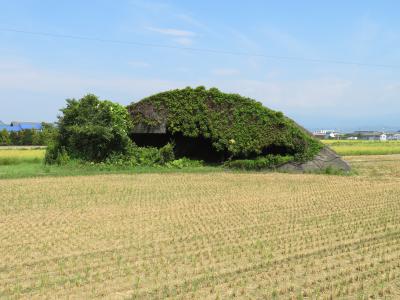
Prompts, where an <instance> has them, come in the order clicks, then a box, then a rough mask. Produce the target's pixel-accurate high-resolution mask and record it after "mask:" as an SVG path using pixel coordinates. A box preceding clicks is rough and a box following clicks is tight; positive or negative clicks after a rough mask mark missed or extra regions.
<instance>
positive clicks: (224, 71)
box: [211, 68, 240, 76]
mask: <svg viewBox="0 0 400 300" xmlns="http://www.w3.org/2000/svg"><path fill="white" fill-rule="evenodd" d="M211 73H212V74H213V75H217V76H234V75H239V74H240V71H239V70H237V69H233V68H218V69H214V70H212V71H211Z"/></svg>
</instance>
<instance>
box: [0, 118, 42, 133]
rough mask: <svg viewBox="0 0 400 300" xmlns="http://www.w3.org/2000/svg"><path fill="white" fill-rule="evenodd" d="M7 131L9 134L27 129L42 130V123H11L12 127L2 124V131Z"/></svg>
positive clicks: (0, 123)
mask: <svg viewBox="0 0 400 300" xmlns="http://www.w3.org/2000/svg"><path fill="white" fill-rule="evenodd" d="M4 129H5V130H7V131H8V132H17V131H21V130H26V129H35V130H39V131H40V130H42V123H37V122H16V121H13V122H11V124H10V125H7V124H4V123H3V122H0V131H2V130H4Z"/></svg>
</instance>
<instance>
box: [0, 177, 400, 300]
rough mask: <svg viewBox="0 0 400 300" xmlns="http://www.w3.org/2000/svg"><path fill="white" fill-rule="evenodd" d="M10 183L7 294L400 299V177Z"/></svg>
mask: <svg viewBox="0 0 400 300" xmlns="http://www.w3.org/2000/svg"><path fill="white" fill-rule="evenodd" d="M383 179H384V180H383ZM0 189H1V191H2V193H1V194H0V241H1V242H0V270H1V271H0V298H9V297H11V298H14V297H21V298H26V299H32V298H37V299H42V298H45V297H51V298H68V297H69V298H80V299H86V298H92V297H103V298H112V299H123V298H138V299H142V298H171V299H179V298H186V299H190V298H197V299H216V298H230V297H234V296H236V297H239V298H248V299H254V298H266V299H271V298H282V299H292V298H295V299H302V298H310V299H314V298H316V297H318V298H319V299H332V298H351V299H354V298H360V299H363V298H367V297H371V296H372V297H375V298H380V299H382V298H385V297H386V298H393V299H398V298H399V297H400V284H399V282H400V242H399V241H400V200H399V199H400V197H399V194H400V181H399V179H398V177H391V178H386V177H385V178H383V177H376V178H373V177H367V176H350V177H346V176H324V175H290V174H276V173H271V174H261V173H259V174H255V173H244V174H240V173H209V174H137V175H107V176H105V175H101V176H86V177H84V176H77V177H61V178H51V177H47V178H40V179H39V178H31V179H12V180H1V181H0Z"/></svg>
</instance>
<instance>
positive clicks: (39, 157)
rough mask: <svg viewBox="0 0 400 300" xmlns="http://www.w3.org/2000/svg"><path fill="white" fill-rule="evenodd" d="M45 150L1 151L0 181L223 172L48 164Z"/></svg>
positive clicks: (199, 168) (209, 168)
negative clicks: (106, 175) (105, 175)
mask: <svg viewBox="0 0 400 300" xmlns="http://www.w3.org/2000/svg"><path fill="white" fill-rule="evenodd" d="M44 153H45V150H44V149H32V148H23V149H22V148H19V149H15V148H12V149H11V148H6V149H5V148H0V179H6V178H23V177H43V176H76V175H96V174H119V173H120V174H133V173H135V174H137V173H173V172H190V173H201V172H216V171H221V170H223V169H222V167H216V166H202V165H198V166H196V165H193V166H183V167H182V166H180V165H179V164H176V165H175V164H170V165H169V166H168V167H146V166H143V167H126V166H113V165H106V164H82V163H78V162H75V161H71V162H69V163H68V164H67V165H62V166H58V165H45V164H44V163H43V157H44Z"/></svg>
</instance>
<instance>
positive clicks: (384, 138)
mask: <svg viewBox="0 0 400 300" xmlns="http://www.w3.org/2000/svg"><path fill="white" fill-rule="evenodd" d="M379 140H380V141H381V142H386V141H387V135H386V134H384V133H382V134H381V135H380V136H379Z"/></svg>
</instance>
